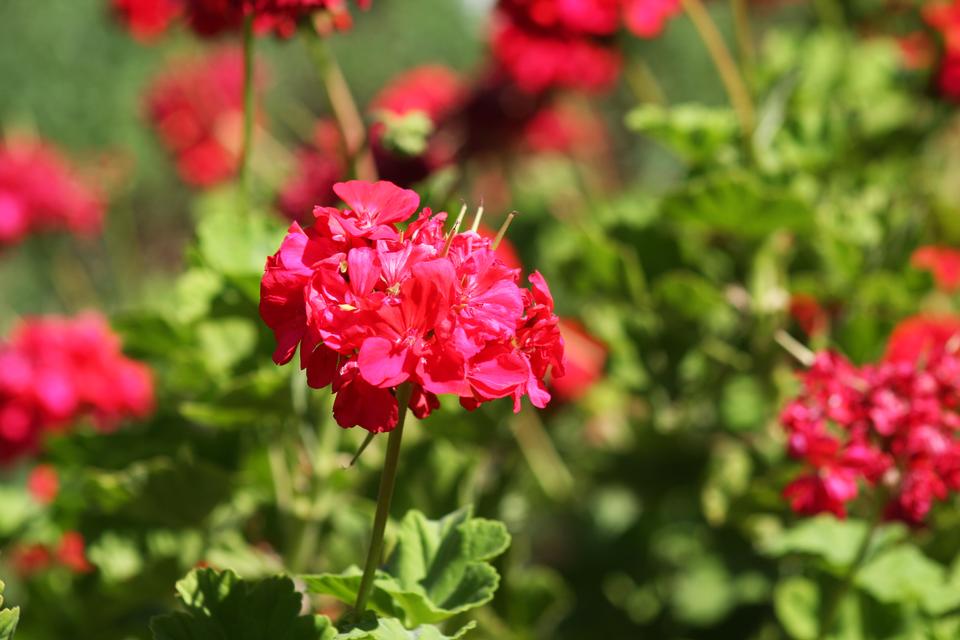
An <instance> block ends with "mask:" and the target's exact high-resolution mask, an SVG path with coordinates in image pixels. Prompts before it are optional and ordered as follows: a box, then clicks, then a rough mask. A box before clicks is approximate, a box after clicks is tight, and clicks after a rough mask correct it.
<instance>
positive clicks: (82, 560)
mask: <svg viewBox="0 0 960 640" xmlns="http://www.w3.org/2000/svg"><path fill="white" fill-rule="evenodd" d="M86 547H87V545H86V542H85V541H84V539H83V535H82V534H80V533H79V532H77V531H67V532H66V533H64V534H63V537H62V538H60V544H59V545H58V546H57V560H58V561H59V562H60V564H62V565H63V566H65V567H66V568H67V569H69V570H70V571H72V572H73V573H89V572H91V571H93V565H91V564H90V562H89V561H88V560H87V551H86Z"/></svg>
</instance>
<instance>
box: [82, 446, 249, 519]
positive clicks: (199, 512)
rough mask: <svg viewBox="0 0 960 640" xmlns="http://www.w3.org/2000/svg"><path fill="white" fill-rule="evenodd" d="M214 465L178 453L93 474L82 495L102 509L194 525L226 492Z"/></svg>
mask: <svg viewBox="0 0 960 640" xmlns="http://www.w3.org/2000/svg"><path fill="white" fill-rule="evenodd" d="M230 487H231V480H230V476H229V475H228V474H227V473H226V472H224V471H223V470H222V469H220V468H219V467H216V466H213V465H211V464H208V463H205V462H199V461H196V460H192V459H190V458H189V457H185V456H179V457H178V458H177V459H172V458H168V457H157V458H153V459H151V460H145V461H142V462H137V463H134V464H132V465H130V466H129V467H127V468H126V469H124V470H122V471H114V472H99V473H95V474H94V475H93V477H92V478H91V479H90V481H89V485H88V487H87V498H88V500H89V501H90V502H92V503H93V504H95V505H97V506H99V508H100V509H101V510H103V511H104V512H106V513H116V514H122V515H125V516H127V517H129V518H132V519H134V520H137V521H140V522H147V523H153V524H162V525H164V526H174V527H176V526H182V527H192V526H196V525H197V523H198V522H200V521H201V520H203V519H204V518H205V517H206V516H207V515H208V514H209V513H210V512H211V511H212V510H213V508H214V507H216V506H217V505H218V504H220V502H222V501H223V500H224V499H225V498H226V497H227V495H228V494H229V492H230Z"/></svg>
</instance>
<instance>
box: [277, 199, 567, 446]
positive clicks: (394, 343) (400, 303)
mask: <svg viewBox="0 0 960 640" xmlns="http://www.w3.org/2000/svg"><path fill="white" fill-rule="evenodd" d="M334 191H335V192H336V193H337V195H338V196H339V197H340V198H341V199H342V200H343V201H344V202H345V203H346V206H345V207H344V208H342V209H340V208H334V207H317V208H315V209H314V212H313V215H314V224H313V225H312V226H310V227H308V228H306V229H304V228H303V227H301V226H300V225H299V224H296V223H295V224H294V225H292V226H291V227H290V230H289V231H288V233H287V236H286V238H285V239H284V240H283V243H282V244H281V246H280V249H279V251H278V252H277V253H276V254H274V255H273V256H271V257H270V258H268V259H267V265H266V270H265V272H264V276H263V280H262V281H261V300H260V313H261V317H262V318H263V319H264V322H266V324H267V325H268V326H269V327H270V328H271V329H272V330H273V332H274V335H275V337H276V339H277V350H276V351H275V353H274V360H275V361H276V362H277V363H278V364H283V363H286V362H288V361H289V360H290V359H291V358H292V357H293V354H294V352H295V351H296V350H297V348H298V347H299V349H300V366H301V368H302V369H305V370H306V372H307V382H308V384H310V386H312V387H316V388H321V387H325V386H327V385H332V387H333V390H334V392H335V393H336V394H337V398H336V401H335V403H334V416H335V418H336V419H337V421H338V423H339V424H340V425H341V426H343V427H352V426H357V425H359V426H362V427H363V428H365V429H368V430H370V431H373V432H379V431H389V430H391V429H392V428H393V427H394V426H395V425H396V421H397V416H398V411H399V408H398V407H397V401H396V396H395V389H396V387H397V386H398V385H401V384H409V385H411V386H412V390H413V393H412V397H411V400H410V408H411V409H412V410H413V411H414V414H415V415H417V416H418V417H424V416H426V415H427V414H428V413H429V412H430V411H431V410H433V409H434V408H436V407H437V406H439V404H438V401H437V397H436V396H437V394H442V393H449V394H453V395H456V396H459V397H460V400H461V403H462V404H464V405H465V406H467V407H468V408H475V407H477V406H478V405H479V404H480V403H482V402H486V401H489V400H493V399H496V398H506V397H510V398H513V400H514V406H515V408H516V409H517V410H519V406H520V399H521V398H522V397H523V396H524V395H526V396H529V397H530V399H531V401H532V402H533V404H534V405H536V406H539V407H542V406H545V405H546V403H547V401H549V399H550V395H549V393H548V392H547V390H546V386H545V383H544V380H545V379H546V378H547V376H548V375H550V372H551V370H552V372H553V375H555V376H559V375H562V373H563V366H562V361H563V340H562V338H561V337H560V331H559V327H558V320H557V317H556V315H554V313H553V300H552V297H551V296H550V292H549V289H548V288H547V285H546V282H545V281H544V280H543V278H542V276H540V274H538V273H534V274H533V275H531V276H530V281H531V284H532V285H533V288H532V289H524V288H521V287H520V285H519V271H518V270H516V269H511V268H510V267H508V266H506V265H505V264H504V263H503V262H502V261H501V260H500V258H498V257H497V255H496V253H495V251H494V249H493V247H492V246H491V241H490V240H489V238H486V237H483V236H481V235H479V234H477V233H474V232H471V231H467V232H463V233H455V234H452V232H451V233H447V232H445V231H444V228H443V226H444V223H445V221H446V214H444V213H438V214H434V213H433V212H432V211H430V209H423V210H422V211H420V212H419V213H417V210H418V209H419V206H420V199H419V197H418V196H417V194H416V193H414V192H413V191H409V190H406V189H401V188H400V187H398V186H396V185H394V184H392V183H389V182H376V183H369V182H361V181H352V182H345V183H338V184H337V185H335V186H334ZM401 223H406V226H405V227H404V228H402V229H401V228H400V226H399V225H400V224H401Z"/></svg>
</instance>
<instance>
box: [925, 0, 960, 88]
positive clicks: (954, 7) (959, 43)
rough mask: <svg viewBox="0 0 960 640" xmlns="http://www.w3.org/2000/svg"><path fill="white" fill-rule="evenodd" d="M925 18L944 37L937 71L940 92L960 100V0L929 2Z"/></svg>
mask: <svg viewBox="0 0 960 640" xmlns="http://www.w3.org/2000/svg"><path fill="white" fill-rule="evenodd" d="M924 18H926V21H927V23H928V24H929V25H930V26H931V27H933V28H934V29H935V30H936V31H938V32H939V33H940V35H941V36H942V39H943V46H944V52H943V57H942V59H941V61H940V68H939V70H938V71H937V85H938V87H939V89H940V92H941V93H942V94H943V96H944V97H945V98H949V99H950V100H955V101H960V0H949V1H948V2H939V1H938V2H932V3H929V4H928V5H927V6H926V7H925V9H924Z"/></svg>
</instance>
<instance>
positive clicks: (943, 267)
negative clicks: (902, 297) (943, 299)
mask: <svg viewBox="0 0 960 640" xmlns="http://www.w3.org/2000/svg"><path fill="white" fill-rule="evenodd" d="M910 264H911V265H912V266H913V267H914V268H916V269H923V270H925V271H929V272H930V273H931V274H933V280H934V282H935V283H936V285H937V287H938V288H939V289H941V290H942V291H946V292H947V293H952V292H954V291H956V290H957V289H958V288H960V250H957V249H953V248H952V247H940V246H936V245H926V246H923V247H920V248H919V249H917V250H916V251H914V252H913V255H912V256H910Z"/></svg>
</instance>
